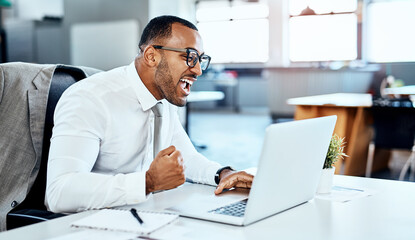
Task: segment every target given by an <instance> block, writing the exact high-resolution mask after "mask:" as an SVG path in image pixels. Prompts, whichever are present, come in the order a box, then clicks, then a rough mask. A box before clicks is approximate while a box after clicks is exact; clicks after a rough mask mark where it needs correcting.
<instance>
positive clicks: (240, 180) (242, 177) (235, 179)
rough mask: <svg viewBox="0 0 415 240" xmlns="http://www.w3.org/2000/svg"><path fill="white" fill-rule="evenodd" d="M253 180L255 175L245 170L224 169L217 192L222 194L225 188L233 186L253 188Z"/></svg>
mask: <svg viewBox="0 0 415 240" xmlns="http://www.w3.org/2000/svg"><path fill="white" fill-rule="evenodd" d="M253 180H254V176H253V175H251V174H249V173H246V172H244V171H239V172H235V171H232V170H228V169H226V170H223V171H222V172H221V174H220V181H219V184H218V186H217V187H216V190H215V194H220V193H222V191H223V189H229V188H232V187H240V188H251V185H252V181H253Z"/></svg>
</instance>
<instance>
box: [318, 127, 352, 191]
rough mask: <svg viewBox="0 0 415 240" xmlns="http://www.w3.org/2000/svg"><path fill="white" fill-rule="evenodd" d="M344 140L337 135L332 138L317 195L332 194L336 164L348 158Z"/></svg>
mask: <svg viewBox="0 0 415 240" xmlns="http://www.w3.org/2000/svg"><path fill="white" fill-rule="evenodd" d="M345 143H346V142H344V138H340V137H339V136H337V135H336V134H334V135H333V136H332V137H331V140H330V145H329V149H328V151H327V155H326V160H325V161H324V165H323V171H322V173H321V177H320V182H319V185H318V188H317V193H330V192H331V187H332V185H333V176H334V171H335V169H336V168H335V167H334V163H335V162H336V161H337V160H338V159H343V158H344V157H348V156H347V155H346V154H345V153H344V145H345Z"/></svg>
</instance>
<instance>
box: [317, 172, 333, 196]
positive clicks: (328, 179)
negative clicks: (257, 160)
mask: <svg viewBox="0 0 415 240" xmlns="http://www.w3.org/2000/svg"><path fill="white" fill-rule="evenodd" d="M335 169H336V168H335V167H332V168H325V169H323V171H322V172H321V177H320V182H319V183H318V187H317V193H330V192H331V187H332V186H333V176H334V171H335Z"/></svg>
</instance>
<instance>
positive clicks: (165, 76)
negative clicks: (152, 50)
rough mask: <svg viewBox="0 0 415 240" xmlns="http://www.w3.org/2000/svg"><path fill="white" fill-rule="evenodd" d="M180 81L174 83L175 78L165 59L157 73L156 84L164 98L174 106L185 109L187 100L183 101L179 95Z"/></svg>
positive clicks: (162, 60)
mask: <svg viewBox="0 0 415 240" xmlns="http://www.w3.org/2000/svg"><path fill="white" fill-rule="evenodd" d="M179 81H180V80H177V82H174V81H173V77H172V75H171V72H170V68H169V64H168V63H167V61H166V60H165V58H164V57H163V58H162V59H161V61H160V64H159V65H158V67H157V70H156V73H155V83H156V85H157V87H158V88H159V90H160V92H161V93H162V95H163V97H164V98H165V99H166V100H167V101H168V102H170V103H171V104H173V105H176V106H178V107H183V106H184V105H186V102H187V101H186V98H184V99H182V98H180V97H179V96H178V94H177V88H178V87H180V86H179V85H178V84H179Z"/></svg>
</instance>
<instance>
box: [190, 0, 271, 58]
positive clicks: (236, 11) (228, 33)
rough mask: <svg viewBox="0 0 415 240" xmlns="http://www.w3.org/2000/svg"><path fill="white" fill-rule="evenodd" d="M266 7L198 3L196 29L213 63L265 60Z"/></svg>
mask: <svg viewBox="0 0 415 240" xmlns="http://www.w3.org/2000/svg"><path fill="white" fill-rule="evenodd" d="M268 14H269V10H268V5H266V4H262V3H249V2H240V1H233V2H232V4H230V3H229V2H224V1H221V2H217V1H206V2H200V3H199V5H198V9H197V10H196V19H197V21H198V24H197V27H198V29H199V32H200V34H201V35H202V37H203V43H204V50H205V52H206V54H208V55H210V56H211V57H212V63H248V62H266V61H268V55H269V53H268V49H269V23H268Z"/></svg>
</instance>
